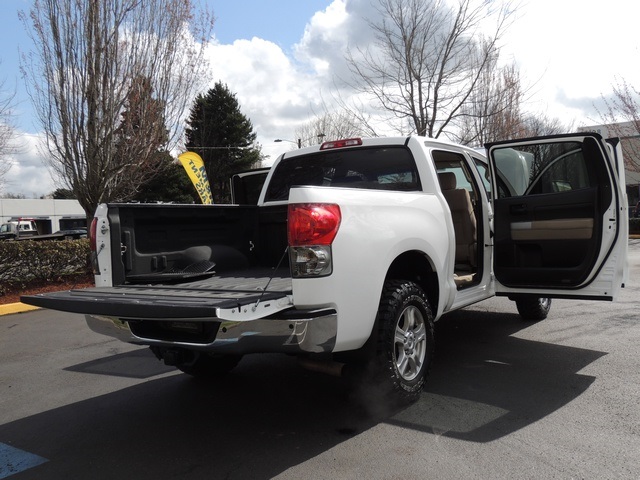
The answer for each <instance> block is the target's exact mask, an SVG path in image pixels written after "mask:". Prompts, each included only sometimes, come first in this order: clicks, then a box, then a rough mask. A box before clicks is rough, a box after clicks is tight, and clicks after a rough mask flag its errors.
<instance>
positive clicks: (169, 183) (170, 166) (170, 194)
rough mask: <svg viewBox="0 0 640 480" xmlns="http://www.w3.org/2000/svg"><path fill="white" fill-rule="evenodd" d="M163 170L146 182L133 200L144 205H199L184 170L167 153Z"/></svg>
mask: <svg viewBox="0 0 640 480" xmlns="http://www.w3.org/2000/svg"><path fill="white" fill-rule="evenodd" d="M162 162H163V164H164V165H163V168H162V170H161V171H160V173H158V174H157V175H156V176H154V177H153V178H152V179H151V180H150V181H148V182H146V183H145V184H144V185H143V186H142V187H141V188H140V191H139V192H138V193H137V194H136V195H135V197H134V198H133V200H135V201H138V202H143V203H153V202H173V203H199V202H200V199H199V197H198V194H197V192H196V191H195V189H194V188H193V185H192V184H191V180H189V177H188V176H187V175H186V173H185V171H184V168H183V167H182V165H180V163H177V162H176V161H175V160H174V158H173V157H172V156H171V155H170V154H169V153H167V152H164V155H163V156H162Z"/></svg>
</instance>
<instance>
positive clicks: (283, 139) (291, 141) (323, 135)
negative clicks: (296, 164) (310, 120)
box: [274, 133, 326, 148]
mask: <svg viewBox="0 0 640 480" xmlns="http://www.w3.org/2000/svg"><path fill="white" fill-rule="evenodd" d="M317 137H318V144H320V143H322V139H323V138H324V137H326V135H325V134H324V133H319V134H318V135H317ZM307 140H310V139H307ZM274 142H276V143H280V142H289V143H294V144H296V145H298V148H302V139H301V138H298V140H297V141H293V140H287V139H286V138H276V139H275V140H274Z"/></svg>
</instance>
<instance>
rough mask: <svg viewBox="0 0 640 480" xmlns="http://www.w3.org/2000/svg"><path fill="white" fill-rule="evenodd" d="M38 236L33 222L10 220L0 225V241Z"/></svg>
mask: <svg viewBox="0 0 640 480" xmlns="http://www.w3.org/2000/svg"><path fill="white" fill-rule="evenodd" d="M35 235H38V228H37V227H36V222H35V221H34V220H27V219H19V220H10V221H9V222H7V223H3V224H2V225H0V239H2V240H13V239H15V238H18V237H33V236H35Z"/></svg>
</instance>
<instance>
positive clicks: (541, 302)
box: [538, 297, 551, 310]
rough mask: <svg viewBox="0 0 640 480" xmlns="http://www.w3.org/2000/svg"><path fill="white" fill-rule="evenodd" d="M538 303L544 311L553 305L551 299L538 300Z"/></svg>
mask: <svg viewBox="0 0 640 480" xmlns="http://www.w3.org/2000/svg"><path fill="white" fill-rule="evenodd" d="M538 303H539V305H540V306H541V307H542V308H543V309H545V310H546V309H548V308H549V305H550V304H551V299H550V298H546V297H545V298H540V299H538Z"/></svg>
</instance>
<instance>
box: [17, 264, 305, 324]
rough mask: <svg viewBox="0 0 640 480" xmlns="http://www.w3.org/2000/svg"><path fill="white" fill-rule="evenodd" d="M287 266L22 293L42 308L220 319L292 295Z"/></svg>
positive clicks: (77, 311) (27, 300) (126, 316)
mask: <svg viewBox="0 0 640 480" xmlns="http://www.w3.org/2000/svg"><path fill="white" fill-rule="evenodd" d="M291 288H292V287H291V277H290V275H289V271H288V269H286V270H285V269H281V270H278V271H275V270H270V269H259V270H254V269H251V270H243V271H240V272H229V273H225V274H221V275H215V276H212V277H209V278H203V279H199V280H195V281H190V282H185V283H179V284H172V285H171V284H170V285H167V284H147V285H141V284H125V285H120V286H116V287H96V288H88V289H82V290H69V291H63V292H54V293H46V294H40V295H30V296H24V297H22V301H23V302H25V303H29V304H31V305H35V306H38V307H43V308H56V309H59V310H64V311H68V312H72V313H84V314H92V315H106V316H113V317H118V318H129V319H131V318H138V319H195V318H201V319H204V318H212V319H213V318H215V317H216V309H233V308H238V307H240V306H243V305H247V304H252V303H256V302H258V301H260V302H267V301H270V300H275V299H278V298H283V297H285V296H287V295H290V294H291V292H292V290H291Z"/></svg>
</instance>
